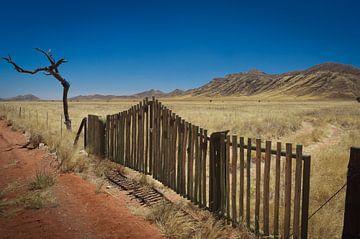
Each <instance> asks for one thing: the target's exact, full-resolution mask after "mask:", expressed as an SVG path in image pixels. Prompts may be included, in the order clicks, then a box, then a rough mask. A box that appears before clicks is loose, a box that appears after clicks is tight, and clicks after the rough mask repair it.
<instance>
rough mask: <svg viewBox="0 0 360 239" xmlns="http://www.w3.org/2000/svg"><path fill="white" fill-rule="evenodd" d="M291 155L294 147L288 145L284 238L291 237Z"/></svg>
mask: <svg viewBox="0 0 360 239" xmlns="http://www.w3.org/2000/svg"><path fill="white" fill-rule="evenodd" d="M291 154H292V145H291V144H289V143H287V144H286V164H285V213H284V235H283V237H284V238H288V237H289V236H290V217H291V160H292V158H291Z"/></svg>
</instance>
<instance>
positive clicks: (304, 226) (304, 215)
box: [301, 156, 311, 239]
mask: <svg viewBox="0 0 360 239" xmlns="http://www.w3.org/2000/svg"><path fill="white" fill-rule="evenodd" d="M303 161H304V165H303V166H304V170H303V180H302V181H303V192H302V200H301V201H302V202H301V203H302V204H301V239H307V237H308V218H309V193H310V165H311V157H310V156H303Z"/></svg>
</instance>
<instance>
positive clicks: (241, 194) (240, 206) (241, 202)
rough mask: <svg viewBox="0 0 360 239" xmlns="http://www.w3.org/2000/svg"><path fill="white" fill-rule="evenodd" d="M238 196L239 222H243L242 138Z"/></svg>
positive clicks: (241, 142) (241, 143)
mask: <svg viewBox="0 0 360 239" xmlns="http://www.w3.org/2000/svg"><path fill="white" fill-rule="evenodd" d="M239 166H240V169H239V170H240V179H239V180H240V182H239V183H240V194H239V222H243V221H244V182H245V178H244V137H240V165H239Z"/></svg>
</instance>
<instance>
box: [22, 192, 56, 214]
mask: <svg viewBox="0 0 360 239" xmlns="http://www.w3.org/2000/svg"><path fill="white" fill-rule="evenodd" d="M19 203H20V204H21V205H22V206H23V207H24V208H26V209H40V208H44V207H56V206H57V205H58V204H57V202H56V198H55V197H54V196H53V194H52V193H51V192H50V191H48V190H45V191H34V192H30V193H28V194H27V195H26V196H24V197H23V198H21V199H20V200H19Z"/></svg>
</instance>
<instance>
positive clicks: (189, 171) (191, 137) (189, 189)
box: [187, 124, 195, 201]
mask: <svg viewBox="0 0 360 239" xmlns="http://www.w3.org/2000/svg"><path fill="white" fill-rule="evenodd" d="M194 143H195V126H194V125H192V124H189V145H188V164H187V198H188V199H190V200H191V201H193V199H194V198H193V196H194V191H193V190H194V184H193V183H194V181H193V179H194V178H193V177H194V171H193V169H194V145H195V144H194Z"/></svg>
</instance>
